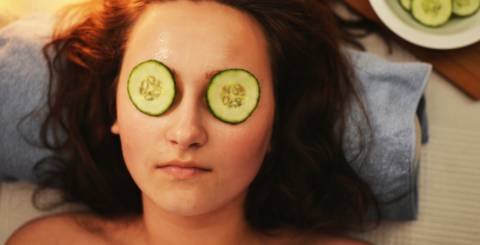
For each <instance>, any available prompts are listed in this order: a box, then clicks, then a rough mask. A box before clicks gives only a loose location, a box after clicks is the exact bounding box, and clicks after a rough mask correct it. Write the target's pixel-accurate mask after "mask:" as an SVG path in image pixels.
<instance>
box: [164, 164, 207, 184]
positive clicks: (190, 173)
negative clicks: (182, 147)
mask: <svg viewBox="0 0 480 245" xmlns="http://www.w3.org/2000/svg"><path fill="white" fill-rule="evenodd" d="M155 169H157V170H160V171H161V172H163V173H165V174H167V175H170V176H172V177H174V178H176V179H183V180H184V179H191V178H195V177H199V176H202V175H205V174H207V173H209V172H212V169H210V168H207V167H203V166H199V165H198V164H196V163H193V162H183V163H182V162H168V163H166V164H162V165H157V166H155Z"/></svg>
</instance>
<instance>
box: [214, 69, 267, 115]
mask: <svg viewBox="0 0 480 245" xmlns="http://www.w3.org/2000/svg"><path fill="white" fill-rule="evenodd" d="M205 96H206V100H207V104H208V108H209V109H210V111H211V112H212V114H213V115H214V116H215V117H216V118H218V119H219V120H221V121H223V122H226V123H230V124H237V123H241V122H243V121H245V120H247V118H248V117H250V115H251V114H252V113H253V111H254V110H255V108H256V107H257V104H258V101H259V100H260V85H259V83H258V80H257V79H256V78H255V76H254V75H253V74H251V73H250V72H248V71H246V70H243V69H227V70H223V71H220V72H219V73H217V74H215V76H214V77H213V78H212V79H211V80H210V82H209V85H208V88H207V93H206V94H205Z"/></svg>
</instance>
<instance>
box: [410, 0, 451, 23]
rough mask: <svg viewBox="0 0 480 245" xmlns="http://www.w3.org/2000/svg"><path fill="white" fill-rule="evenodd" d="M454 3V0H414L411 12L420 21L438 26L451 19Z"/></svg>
mask: <svg viewBox="0 0 480 245" xmlns="http://www.w3.org/2000/svg"><path fill="white" fill-rule="evenodd" d="M452 5H453V4H452V0H412V6H411V13H412V16H413V17H414V18H415V20H417V21H418V22H419V23H421V24H423V25H426V26H429V27H438V26H441V25H443V24H445V23H447V21H448V20H449V19H450V16H451V15H452V8H453V7H452Z"/></svg>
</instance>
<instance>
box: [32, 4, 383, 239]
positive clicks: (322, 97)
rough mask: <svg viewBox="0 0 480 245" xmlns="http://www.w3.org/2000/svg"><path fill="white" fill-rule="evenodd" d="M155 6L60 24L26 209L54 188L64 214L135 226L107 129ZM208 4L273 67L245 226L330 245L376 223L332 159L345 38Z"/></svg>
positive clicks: (338, 157)
mask: <svg viewBox="0 0 480 245" xmlns="http://www.w3.org/2000/svg"><path fill="white" fill-rule="evenodd" d="M155 2H161V0H103V1H97V2H93V1H92V2H90V3H88V4H86V5H79V6H77V8H75V9H76V10H81V11H79V12H78V11H77V12H75V13H80V14H79V15H72V14H71V13H73V12H67V13H70V14H67V15H65V16H67V17H69V18H70V17H72V16H75V17H76V20H77V21H76V22H75V23H74V24H70V25H69V26H66V27H65V26H64V27H60V26H59V27H58V28H57V29H56V32H55V33H54V35H53V37H52V40H51V41H50V42H49V43H47V44H46V45H45V46H44V49H43V51H44V54H45V57H46V59H47V61H48V67H49V71H50V86H49V94H48V109H49V113H48V116H47V118H46V120H45V121H44V122H43V124H42V128H41V139H42V144H44V145H45V147H47V148H49V149H51V150H52V151H53V152H54V154H53V155H52V156H49V157H47V158H45V159H43V160H42V161H40V162H39V163H37V165H36V171H37V174H38V175H39V176H40V177H41V179H42V181H41V184H40V186H39V188H38V189H37V190H36V192H35V196H36V197H38V195H39V194H40V193H41V192H42V190H45V188H46V187H52V186H53V187H56V188H59V189H60V190H61V193H62V194H63V196H62V203H65V202H77V203H82V204H84V205H86V206H87V207H88V208H89V209H90V210H91V211H92V212H94V213H95V214H97V215H99V216H101V217H105V218H113V217H119V216H123V215H140V214H142V204H141V196H140V194H141V193H140V190H139V188H138V187H137V186H136V185H135V183H134V181H133V180H132V178H131V176H130V174H129V172H128V171H127V169H126V166H125V163H124V160H123V157H122V152H121V147H120V139H119V137H118V136H117V135H114V134H112V133H111V132H110V127H111V125H112V124H113V122H114V121H115V117H116V111H115V89H116V82H117V79H118V78H117V76H118V74H119V71H120V65H121V61H122V58H123V55H124V51H125V43H126V41H127V37H128V35H129V31H130V30H131V28H132V26H133V24H134V23H135V21H136V20H137V18H138V17H139V16H140V15H141V13H142V12H143V10H145V8H146V7H147V6H148V5H149V4H151V3H155ZM217 2H219V3H222V4H225V5H228V6H231V7H233V8H236V9H238V10H240V11H242V12H244V13H246V14H248V15H250V16H252V17H254V19H255V20H256V21H257V22H258V23H259V25H260V26H261V28H262V30H263V32H264V34H265V36H266V39H267V42H268V44H269V46H268V49H269V50H268V51H269V55H270V59H271V63H272V68H271V69H272V71H273V80H274V93H275V103H276V111H275V119H274V128H273V134H272V139H271V151H270V152H269V153H268V154H267V155H266V157H265V160H264V163H263V165H262V167H261V169H260V171H259V173H258V175H257V176H256V178H255V179H254V181H253V183H252V184H251V185H250V187H249V190H248V194H247V198H246V203H245V206H244V208H245V214H246V220H247V222H248V223H249V225H250V226H251V227H252V228H253V229H255V230H258V231H262V232H266V233H268V232H270V231H275V230H278V229H287V230H295V231H302V232H319V233H329V234H339V233H343V232H346V231H351V230H352V229H357V228H362V227H365V224H367V223H368V224H370V222H373V223H375V222H378V221H379V212H378V203H377V201H376V199H375V197H374V195H373V193H372V191H371V189H370V188H369V186H368V184H367V183H365V182H364V181H363V180H362V179H361V178H360V177H359V176H358V175H357V174H356V172H355V171H354V170H353V169H352V168H351V167H350V164H349V161H348V160H347V159H346V156H345V153H344V151H343V148H342V145H343V134H344V131H345V127H346V121H347V115H348V113H349V110H350V108H351V104H352V101H354V100H358V96H357V94H356V92H355V84H354V79H353V73H352V68H351V64H350V63H349V61H348V59H347V58H346V56H345V54H344V53H343V50H342V45H341V42H342V41H343V37H344V32H342V30H341V29H340V28H339V27H338V25H337V24H338V21H337V19H336V17H335V15H334V14H333V11H332V9H331V6H330V5H329V3H328V2H326V1H317V0H219V1H217ZM87 5H88V7H86V6H87ZM72 11H73V10H72ZM61 20H63V21H65V20H67V18H63V19H61ZM59 23H60V22H59ZM62 23H63V22H62ZM52 135H53V137H52ZM63 136H66V137H63ZM34 200H36V198H34ZM37 201H38V200H37ZM36 206H37V207H38V206H39V205H36ZM44 208H45V207H44ZM367 213H368V214H375V215H367Z"/></svg>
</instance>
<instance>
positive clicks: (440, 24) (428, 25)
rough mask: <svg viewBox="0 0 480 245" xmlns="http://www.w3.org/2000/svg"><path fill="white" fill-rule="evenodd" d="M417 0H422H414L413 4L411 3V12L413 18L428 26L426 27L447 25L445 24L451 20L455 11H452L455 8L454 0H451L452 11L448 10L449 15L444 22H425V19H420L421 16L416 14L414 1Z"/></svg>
mask: <svg viewBox="0 0 480 245" xmlns="http://www.w3.org/2000/svg"><path fill="white" fill-rule="evenodd" d="M417 1H422V0H412V5H411V9H410V14H411V15H412V17H413V19H414V20H415V21H416V22H417V23H419V24H421V25H424V26H426V27H434V28H436V27H440V26H443V25H445V24H446V23H447V22H448V21H449V20H450V18H451V17H452V13H453V11H452V9H453V2H452V1H450V11H447V12H448V16H446V19H445V20H444V21H443V22H440V23H437V24H434V25H431V24H428V23H425V22H424V21H422V20H421V19H419V17H418V16H416V15H415V13H414V6H415V4H414V3H415V2H417Z"/></svg>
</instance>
